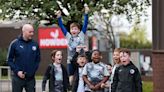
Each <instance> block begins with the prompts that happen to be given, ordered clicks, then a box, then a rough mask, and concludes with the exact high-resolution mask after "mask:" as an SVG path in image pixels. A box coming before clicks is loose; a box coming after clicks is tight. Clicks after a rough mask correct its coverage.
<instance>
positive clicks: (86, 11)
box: [84, 3, 90, 14]
mask: <svg viewBox="0 0 164 92" xmlns="http://www.w3.org/2000/svg"><path fill="white" fill-rule="evenodd" d="M84 10H85V14H88V12H89V11H90V9H89V7H88V5H87V4H86V3H85V4H84Z"/></svg>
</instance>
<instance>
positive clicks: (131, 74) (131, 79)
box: [111, 62, 142, 92]
mask: <svg viewBox="0 0 164 92" xmlns="http://www.w3.org/2000/svg"><path fill="white" fill-rule="evenodd" d="M111 92H142V81H141V75H140V73H139V71H138V69H137V67H136V66H135V65H134V64H133V63H132V62H130V63H129V64H128V65H126V66H124V65H121V66H120V67H118V68H117V69H116V71H115V74H114V78H113V83H112V90H111Z"/></svg>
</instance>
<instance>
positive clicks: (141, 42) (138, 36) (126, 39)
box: [120, 25, 152, 49]
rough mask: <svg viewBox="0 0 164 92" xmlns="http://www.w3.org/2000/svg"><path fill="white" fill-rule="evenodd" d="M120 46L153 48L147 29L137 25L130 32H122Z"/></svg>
mask: <svg viewBox="0 0 164 92" xmlns="http://www.w3.org/2000/svg"><path fill="white" fill-rule="evenodd" d="M120 46H121V47H123V48H130V49H151V47H152V43H151V41H149V40H148V39H146V29H145V27H143V26H140V25H136V26H134V27H133V29H132V31H131V32H130V34H129V35H128V34H126V33H120Z"/></svg>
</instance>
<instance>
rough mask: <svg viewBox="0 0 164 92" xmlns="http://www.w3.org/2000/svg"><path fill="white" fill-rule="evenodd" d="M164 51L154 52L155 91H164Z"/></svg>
mask: <svg viewBox="0 0 164 92" xmlns="http://www.w3.org/2000/svg"><path fill="white" fill-rule="evenodd" d="M163 77H164V51H154V52H153V83H154V84H153V87H154V91H153V92H164V85H163V84H164V80H163Z"/></svg>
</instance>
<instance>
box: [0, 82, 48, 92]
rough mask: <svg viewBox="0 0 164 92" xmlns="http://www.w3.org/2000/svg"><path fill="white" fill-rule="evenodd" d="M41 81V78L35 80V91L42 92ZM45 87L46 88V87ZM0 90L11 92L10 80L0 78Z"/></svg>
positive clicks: (0, 91) (1, 91)
mask: <svg viewBox="0 0 164 92" xmlns="http://www.w3.org/2000/svg"><path fill="white" fill-rule="evenodd" d="M41 83H42V80H37V81H36V92H42V91H41V90H42V89H41ZM47 84H48V83H47ZM46 88H47V89H48V87H46ZM0 92H11V80H0ZM24 92H25V91H24Z"/></svg>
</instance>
